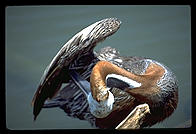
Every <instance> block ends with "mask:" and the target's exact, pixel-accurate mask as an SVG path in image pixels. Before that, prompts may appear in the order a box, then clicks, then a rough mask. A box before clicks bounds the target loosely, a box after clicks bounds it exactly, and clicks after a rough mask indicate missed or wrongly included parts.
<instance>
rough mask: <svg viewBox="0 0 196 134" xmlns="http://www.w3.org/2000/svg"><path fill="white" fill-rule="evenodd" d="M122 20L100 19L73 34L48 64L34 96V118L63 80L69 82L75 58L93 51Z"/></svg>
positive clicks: (117, 27)
mask: <svg viewBox="0 0 196 134" xmlns="http://www.w3.org/2000/svg"><path fill="white" fill-rule="evenodd" d="M120 24H121V22H120V21H119V20H118V19H116V18H107V19H103V20H101V21H98V22H96V23H94V24H92V25H90V26H88V27H86V28H85V29H83V30H82V31H80V32H79V33H77V34H76V35H75V36H73V37H72V38H71V39H70V40H69V41H68V42H67V43H66V44H65V45H64V46H63V47H62V48H61V49H60V51H59V52H58V53H57V55H56V56H55V57H54V58H53V60H52V61H51V63H50V64H49V65H48V66H47V68H46V70H45V71H44V74H43V76H42V78H41V80H40V84H39V86H38V89H37V91H36V93H35V95H34V97H33V100H32V105H33V106H34V109H33V114H34V120H35V119H36V117H37V115H38V114H39V113H40V111H41V108H42V106H43V104H44V102H45V100H46V99H48V98H52V97H53V96H54V95H55V93H56V92H57V91H58V90H59V89H60V87H61V85H62V82H67V81H68V80H69V79H70V77H69V76H68V75H65V74H68V69H69V68H68V67H69V65H70V63H72V62H73V61H74V60H75V59H77V58H78V57H79V56H81V55H82V54H85V53H92V51H93V48H94V47H95V46H96V44H97V43H98V42H100V41H102V40H104V39H105V38H106V37H108V36H110V35H112V34H113V33H115V32H116V31H117V30H118V29H119V27H120Z"/></svg>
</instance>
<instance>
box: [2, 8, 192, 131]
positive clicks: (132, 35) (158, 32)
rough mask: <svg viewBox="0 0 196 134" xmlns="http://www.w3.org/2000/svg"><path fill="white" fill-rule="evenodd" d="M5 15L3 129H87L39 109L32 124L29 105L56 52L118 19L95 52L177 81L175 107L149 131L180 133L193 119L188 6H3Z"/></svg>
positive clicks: (58, 111)
mask: <svg viewBox="0 0 196 134" xmlns="http://www.w3.org/2000/svg"><path fill="white" fill-rule="evenodd" d="M5 13H6V14H5V17H6V18H5V25H6V28H5V37H6V39H5V43H6V45H5V49H6V50H5V51H6V52H5V54H6V55H5V58H6V65H5V67H6V68H5V69H6V86H5V87H6V96H5V97H6V125H7V128H8V129H14V130H26V129H31V130H32V129H77V128H80V129H81V128H84V129H86V128H88V129H89V128H90V129H91V128H92V127H91V126H90V124H89V123H88V122H87V121H82V120H79V119H76V118H72V117H69V116H67V115H66V114H65V113H64V111H63V110H61V109H59V108H52V109H43V110H42V111H41V113H40V115H39V117H38V119H37V120H36V122H33V113H32V107H31V105H30V104H31V100H32V97H33V95H34V93H35V91H36V89H37V87H38V84H39V81H40V78H41V76H42V74H43V72H44V70H45V68H46V66H47V65H48V64H49V63H50V62H51V60H52V58H53V57H54V56H55V55H56V54H57V52H58V51H59V49H60V48H61V47H62V46H63V45H64V44H65V43H66V42H67V41H68V40H69V39H70V38H71V37H72V36H73V35H75V34H76V33H77V32H79V31H80V30H82V29H83V28H85V27H87V26H88V25H90V24H92V23H94V22H96V21H98V20H101V19H104V18H108V17H117V18H118V19H120V20H121V21H122V25H121V27H120V29H119V30H118V31H117V32H116V33H115V34H114V35H112V36H111V37H109V38H107V39H106V40H105V41H104V42H101V43H100V44H98V46H97V47H96V50H99V49H100V48H102V47H105V46H111V47H114V48H116V49H117V50H119V51H120V53H121V55H124V56H144V57H149V58H152V59H154V60H157V61H160V62H161V63H164V64H165V65H166V66H168V67H169V68H170V69H171V70H172V71H173V72H174V73H175V74H176V76H177V79H178V82H179V103H178V107H177V109H176V111H175V112H174V113H173V114H172V115H171V116H170V117H169V118H167V119H166V120H164V121H163V122H161V123H158V124H156V125H154V126H152V128H173V127H179V126H183V125H184V124H185V123H186V122H187V121H190V119H192V113H191V111H192V90H191V87H192V83H191V82H192V79H191V9H190V6H187V5H186V6H184V5H178V6H177V5H169V6H167V5H164V6H156V5H153V6H150V5H148V6H141V5H137V6H131V5H126V6H125V5H120V6H118V5H112V6H110V5H107V6H105V5H96V6H94V5H66V6H8V7H6V9H5Z"/></svg>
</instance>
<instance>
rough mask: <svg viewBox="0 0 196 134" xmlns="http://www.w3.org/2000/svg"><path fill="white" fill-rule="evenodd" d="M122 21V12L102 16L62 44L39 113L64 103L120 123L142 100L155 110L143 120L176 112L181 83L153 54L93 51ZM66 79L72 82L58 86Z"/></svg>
mask: <svg viewBox="0 0 196 134" xmlns="http://www.w3.org/2000/svg"><path fill="white" fill-rule="evenodd" d="M120 24H121V22H120V21H119V20H118V19H116V18H107V19H103V20H101V21H98V22H96V23H94V24H92V25H90V26H88V27H87V28H85V29H83V30H82V31H80V32H79V33H77V34H76V35H75V36H74V37H73V38H71V39H70V40H69V41H68V42H67V43H66V44H65V45H64V46H63V47H62V48H61V50H60V51H59V52H58V53H57V55H56V56H55V57H54V58H53V60H52V62H51V63H50V64H49V65H48V67H47V68H46V70H45V72H44V74H43V76H42V78H41V81H40V84H39V87H38V89H37V91H36V93H35V95H34V98H33V101H32V105H33V106H34V109H33V114H34V119H36V117H37V115H38V114H39V113H40V111H41V109H42V107H44V108H48V107H61V108H62V109H63V110H64V111H65V112H66V113H67V114H68V115H69V116H73V117H77V118H79V119H85V120H88V121H89V122H90V123H91V124H92V125H94V126H96V127H98V128H114V127H116V126H117V125H118V124H119V123H120V122H121V121H122V120H123V119H124V118H125V117H126V116H127V115H128V114H129V113H130V112H131V111H132V110H133V109H134V108H135V107H136V106H137V105H139V104H142V103H147V104H148V105H149V106H150V112H151V113H150V114H149V115H147V117H146V118H145V121H144V123H143V124H142V126H143V127H145V126H151V125H153V124H155V123H157V122H160V121H162V120H164V119H165V118H167V117H169V116H170V115H171V114H172V113H173V111H174V110H175V109H176V107H177V103H178V85H177V80H176V77H175V75H174V74H173V73H172V71H171V70H170V69H169V68H168V67H166V66H165V65H163V64H162V63H159V62H157V61H155V60H152V59H148V58H143V57H123V56H120V54H119V52H118V51H117V50H116V49H114V48H111V47H105V48H102V49H101V51H99V52H95V51H93V49H94V47H95V46H96V44H97V43H98V42H100V41H102V40H104V39H105V38H107V37H108V36H110V35H112V34H113V33H115V32H116V31H117V30H118V29H119V27H120ZM63 83H68V84H67V85H66V86H65V87H64V88H63V89H62V90H60V92H58V91H59V89H60V88H61V86H62V84H63ZM57 93H58V95H56V94H57ZM55 95H56V96H55ZM48 98H49V99H51V98H53V99H51V100H47V99H48Z"/></svg>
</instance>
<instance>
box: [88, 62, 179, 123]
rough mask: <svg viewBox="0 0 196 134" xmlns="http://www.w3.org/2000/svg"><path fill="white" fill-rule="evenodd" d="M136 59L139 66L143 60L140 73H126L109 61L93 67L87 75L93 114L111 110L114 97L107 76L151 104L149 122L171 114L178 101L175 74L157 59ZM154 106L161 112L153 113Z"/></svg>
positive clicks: (137, 97) (96, 114)
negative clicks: (151, 117)
mask: <svg viewBox="0 0 196 134" xmlns="http://www.w3.org/2000/svg"><path fill="white" fill-rule="evenodd" d="M139 62H140V63H139ZM139 62H138V64H140V65H141V63H142V62H145V66H144V67H143V71H142V72H140V74H139V73H135V72H134V71H132V72H129V71H127V70H125V69H123V68H120V67H118V66H117V65H114V64H112V63H110V62H108V61H99V62H98V63H97V64H96V65H95V66H94V68H93V70H92V73H91V76H90V84H91V94H89V96H88V102H89V107H90V111H91V113H92V114H93V115H94V116H95V117H97V118H104V117H106V116H108V115H109V114H110V113H111V112H112V109H113V103H114V96H113V94H112V93H111V92H110V91H109V90H110V88H108V87H107V84H106V79H107V76H109V75H111V76H112V77H116V78H118V79H121V80H122V81H124V82H126V83H128V84H129V88H126V89H125V91H126V92H128V93H129V94H130V95H131V96H133V97H134V98H135V99H136V100H137V101H139V102H141V103H147V104H148V105H149V106H150V108H151V109H152V114H153V112H154V113H155V117H154V118H155V119H154V121H152V122H158V121H162V120H163V119H165V118H166V117H168V116H169V115H171V113H172V112H173V111H174V110H175V108H176V107H177V102H178V93H177V83H176V78H175V76H174V75H173V73H172V72H171V71H170V70H169V69H168V68H167V67H165V66H164V65H162V64H161V63H158V62H156V61H153V60H150V59H144V60H140V61H139ZM155 109H162V111H160V110H159V111H160V112H159V114H158V115H156V110H155ZM153 110H154V111H153ZM153 116H154V115H153ZM156 116H159V117H156Z"/></svg>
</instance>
